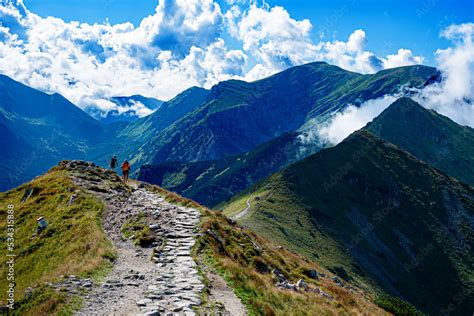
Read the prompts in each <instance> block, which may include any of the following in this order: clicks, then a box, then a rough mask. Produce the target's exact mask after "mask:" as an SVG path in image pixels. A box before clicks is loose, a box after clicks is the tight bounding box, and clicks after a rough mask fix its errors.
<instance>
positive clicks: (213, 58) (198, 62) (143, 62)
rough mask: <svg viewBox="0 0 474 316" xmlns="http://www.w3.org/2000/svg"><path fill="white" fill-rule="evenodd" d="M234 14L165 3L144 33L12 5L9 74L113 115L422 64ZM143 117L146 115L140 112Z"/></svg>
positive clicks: (6, 25) (6, 35)
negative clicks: (246, 86)
mask: <svg viewBox="0 0 474 316" xmlns="http://www.w3.org/2000/svg"><path fill="white" fill-rule="evenodd" d="M227 6H228V7H229V8H228V9H226V11H225V12H223V10H222V8H221V7H220V6H219V4H218V3H217V2H216V1H215V0H160V1H159V4H158V5H157V7H156V10H155V12H154V13H153V14H152V15H150V16H148V17H145V18H144V19H143V20H142V21H141V23H140V24H139V25H138V26H137V27H135V26H134V25H133V24H131V23H121V24H115V25H110V24H109V23H108V22H104V23H96V24H93V25H91V24H87V23H80V22H76V21H73V22H65V21H63V20H62V19H59V18H55V17H46V18H42V17H40V16H38V15H36V14H35V13H34V12H30V11H28V9H27V8H26V7H25V6H24V4H23V2H22V0H4V1H1V2H0V72H1V73H3V74H6V75H8V76H10V77H12V78H13V79H15V80H19V81H21V82H23V83H25V84H28V85H31V86H33V87H35V88H38V89H41V90H44V91H46V92H50V93H52V92H59V93H61V94H63V95H64V96H65V97H67V98H68V99H70V100H71V101H72V102H74V103H76V104H77V105H79V106H80V107H82V108H90V107H97V108H98V109H100V110H102V111H109V110H111V109H115V110H120V109H117V108H113V105H112V104H110V103H108V101H107V100H108V99H109V98H110V97H113V96H116V95H133V94H142V95H145V96H149V97H155V98H158V99H161V100H166V99H169V98H171V97H173V96H174V95H176V94H178V93H179V92H181V91H182V90H184V89H186V88H189V87H191V86H195V85H197V86H202V87H206V88H209V87H211V86H212V85H214V84H216V83H218V82H219V81H222V80H227V79H231V78H236V79H244V80H249V81H250V80H256V79H261V78H263V77H265V76H268V75H271V74H273V73H275V72H278V71H281V70H283V69H286V68H288V67H290V66H295V65H300V64H303V63H307V62H312V61H319V60H325V61H328V62H330V63H332V64H336V65H338V66H341V67H343V68H345V69H348V70H353V71H358V72H363V73H370V72H375V71H378V70H380V69H383V68H387V67H393V66H400V65H407V64H414V63H420V62H421V61H422V59H421V57H419V56H414V54H413V53H412V52H411V51H409V50H406V49H401V50H399V51H398V53H396V54H393V55H389V56H387V57H380V58H379V57H377V56H375V54H373V53H372V52H369V51H367V50H366V44H367V41H368V39H367V36H366V33H365V32H364V31H363V30H356V31H354V32H353V33H352V34H351V35H350V36H349V37H348V39H347V41H329V42H318V43H316V42H315V41H314V40H313V38H312V34H311V32H312V29H313V25H312V23H311V22H310V21H309V20H307V19H303V20H296V19H294V18H292V17H291V16H290V14H289V12H288V11H287V10H286V9H285V8H283V7H280V6H274V7H272V6H270V5H268V4H266V2H265V1H256V0H227ZM453 36H454V35H453ZM229 37H230V38H232V40H231V41H227V42H232V46H229V45H228V43H227V42H226V41H225V40H224V38H229ZM440 54H441V53H440ZM135 110H136V111H137V113H138V112H140V113H143V111H142V110H141V108H140V107H139V105H137V106H136V107H135Z"/></svg>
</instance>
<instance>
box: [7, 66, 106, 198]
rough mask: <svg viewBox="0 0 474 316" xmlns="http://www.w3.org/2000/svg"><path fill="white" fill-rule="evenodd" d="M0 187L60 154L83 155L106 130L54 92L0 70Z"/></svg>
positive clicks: (26, 177) (47, 165)
mask: <svg viewBox="0 0 474 316" xmlns="http://www.w3.org/2000/svg"><path fill="white" fill-rule="evenodd" d="M0 131H2V137H1V140H0V142H1V145H2V148H3V149H2V150H1V151H0V165H1V171H2V172H1V174H0V191H3V190H6V189H9V188H12V187H14V186H16V185H19V184H21V183H23V182H24V181H28V180H30V179H32V178H33V177H35V176H36V175H38V174H41V173H43V172H45V171H46V170H48V169H49V168H51V166H53V165H55V164H57V163H58V161H59V160H61V159H68V158H69V159H70V158H85V157H86V155H87V152H88V149H89V148H90V146H91V145H94V144H96V143H97V142H100V141H102V139H103V138H106V137H107V136H108V132H107V131H106V130H105V129H104V127H103V125H102V124H101V123H100V122H98V121H96V120H94V119H93V118H92V117H90V116H89V115H88V114H87V113H85V112H84V111H82V110H81V109H79V108H78V107H76V106H75V105H74V104H72V103H71V102H69V101H68V100H67V99H65V98H64V97H62V96H61V95H59V94H53V95H49V94H46V93H43V92H40V91H38V90H35V89H32V88H30V87H28V86H25V85H23V84H21V83H19V82H16V81H14V80H12V79H10V78H8V77H6V76H1V75H0Z"/></svg>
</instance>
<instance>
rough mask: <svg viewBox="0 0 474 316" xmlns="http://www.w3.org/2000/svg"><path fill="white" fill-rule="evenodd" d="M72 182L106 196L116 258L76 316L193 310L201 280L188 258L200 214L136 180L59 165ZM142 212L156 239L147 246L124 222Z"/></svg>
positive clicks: (86, 167)
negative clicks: (125, 182) (126, 231)
mask: <svg viewBox="0 0 474 316" xmlns="http://www.w3.org/2000/svg"><path fill="white" fill-rule="evenodd" d="M62 167H64V168H65V169H67V170H68V171H70V174H71V175H72V177H73V180H74V182H76V183H77V184H78V185H80V186H82V187H83V188H86V189H87V190H89V191H91V192H93V193H94V194H95V195H97V196H99V197H100V198H102V199H103V200H104V201H106V211H105V214H104V217H103V225H104V229H105V232H106V233H107V235H108V236H109V238H110V239H111V240H112V242H113V243H114V244H115V246H116V248H117V253H118V257H117V260H116V261H115V262H114V265H113V270H112V272H111V273H109V274H108V277H107V278H106V279H105V281H104V282H102V283H100V284H92V283H91V285H90V286H89V288H90V290H89V291H88V292H87V294H85V296H84V298H85V302H84V306H83V308H82V309H81V310H80V311H78V312H77V315H195V314H196V312H195V310H194V309H193V307H194V306H199V305H201V293H202V291H203V289H204V282H203V279H202V277H201V276H200V275H199V272H198V269H197V265H196V263H195V261H194V259H193V257H192V254H191V252H192V248H193V246H194V243H195V238H196V236H197V234H198V223H199V218H200V213H199V211H198V210H196V209H192V208H185V207H180V206H176V205H173V204H170V203H168V202H166V201H165V200H164V199H163V198H162V197H161V196H159V195H158V194H156V193H153V192H150V191H148V190H146V189H145V188H143V187H138V186H137V185H136V184H133V183H132V184H131V185H130V186H125V185H123V184H122V183H121V181H120V179H119V178H118V176H117V175H116V174H114V173H113V172H111V171H105V170H104V169H101V168H99V167H97V166H95V165H93V164H89V163H84V162H78V161H72V162H65V163H64V164H63V166H62ZM136 217H146V219H147V221H146V222H147V225H148V227H147V230H149V231H151V232H152V234H153V236H154V241H153V242H152V243H151V244H150V245H149V246H148V247H140V246H137V245H135V243H134V242H133V240H134V236H130V238H125V237H124V235H123V231H122V229H123V227H124V225H125V224H126V223H127V222H130V221H131V220H133V219H134V218H136Z"/></svg>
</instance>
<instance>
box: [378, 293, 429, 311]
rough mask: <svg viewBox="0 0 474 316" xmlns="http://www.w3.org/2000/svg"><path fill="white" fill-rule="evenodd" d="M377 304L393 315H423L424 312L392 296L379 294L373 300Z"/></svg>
mask: <svg viewBox="0 0 474 316" xmlns="http://www.w3.org/2000/svg"><path fill="white" fill-rule="evenodd" d="M374 303H375V304H377V306H380V307H381V308H383V309H385V310H386V311H388V312H390V313H392V314H393V315H394V316H424V315H425V314H424V313H422V312H420V311H419V310H417V309H416V308H415V307H414V306H413V305H411V304H410V303H408V302H406V301H404V300H402V299H400V298H398V297H394V296H389V295H383V296H379V297H377V298H376V299H375V301H374Z"/></svg>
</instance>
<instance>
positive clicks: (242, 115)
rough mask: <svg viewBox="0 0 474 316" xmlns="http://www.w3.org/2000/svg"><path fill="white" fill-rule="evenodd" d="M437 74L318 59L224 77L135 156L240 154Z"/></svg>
mask: <svg viewBox="0 0 474 316" xmlns="http://www.w3.org/2000/svg"><path fill="white" fill-rule="evenodd" d="M437 75H438V71H437V70H436V69H435V68H431V67H425V66H410V67H401V68H395V69H391V70H386V71H382V72H380V73H377V74H374V75H360V74H357V73H353V72H349V71H346V70H343V69H341V68H339V67H336V66H331V65H328V64H326V63H323V62H318V63H312V64H307V65H303V66H298V67H293V68H290V69H288V70H285V71H283V72H281V73H278V74H276V75H273V76H271V77H268V78H265V79H262V80H259V81H256V82H250V83H248V82H243V81H237V80H230V81H225V82H221V83H219V84H217V85H216V86H214V87H213V88H212V89H211V91H210V92H209V95H208V96H207V98H206V100H205V102H204V103H203V105H201V106H200V107H199V108H197V109H196V110H195V111H193V112H191V113H190V114H189V115H187V116H185V117H183V118H182V119H180V120H178V121H176V123H175V124H173V125H171V126H169V127H168V128H166V129H164V130H163V131H162V132H161V133H159V134H157V135H155V136H154V137H152V138H151V139H150V140H148V141H147V142H146V143H145V144H144V145H143V146H142V147H141V148H140V150H139V152H138V153H137V154H136V155H135V158H134V160H133V161H134V162H137V163H139V164H158V163H163V162H174V161H186V162H190V161H205V160H216V159H220V158H223V157H230V156H234V155H238V154H241V153H244V152H247V151H250V150H252V149H253V148H255V147H256V146H258V145H260V144H263V143H265V142H267V141H270V140H271V139H274V138H276V137H279V136H281V135H282V134H284V133H288V132H294V131H296V130H298V129H300V128H301V127H302V126H303V125H304V124H305V123H307V122H308V120H310V119H314V118H315V117H320V116H321V119H324V118H327V117H328V116H329V115H330V113H333V112H334V111H335V110H337V109H341V108H343V107H345V106H347V104H348V103H354V104H360V103H362V102H364V101H366V100H368V99H373V98H377V97H380V96H382V95H385V94H390V93H396V92H399V91H400V90H401V89H403V87H422V86H424V85H425V84H427V82H430V80H432V77H436V76H437Z"/></svg>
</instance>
